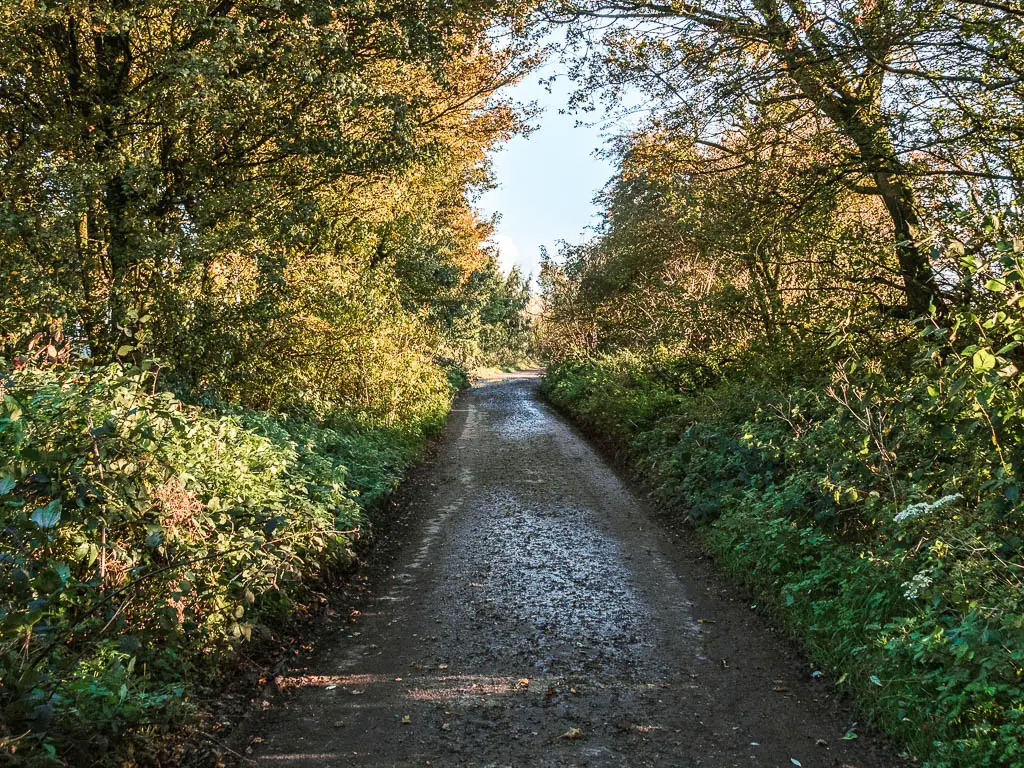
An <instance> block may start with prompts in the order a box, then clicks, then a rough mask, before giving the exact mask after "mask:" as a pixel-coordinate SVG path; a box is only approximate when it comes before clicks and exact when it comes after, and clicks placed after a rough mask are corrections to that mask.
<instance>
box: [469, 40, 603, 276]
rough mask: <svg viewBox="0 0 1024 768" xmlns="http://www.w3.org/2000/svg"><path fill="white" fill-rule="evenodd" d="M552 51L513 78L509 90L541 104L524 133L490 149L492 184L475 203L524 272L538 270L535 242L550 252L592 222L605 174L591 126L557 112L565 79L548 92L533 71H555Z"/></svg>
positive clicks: (597, 134)
mask: <svg viewBox="0 0 1024 768" xmlns="http://www.w3.org/2000/svg"><path fill="white" fill-rule="evenodd" d="M560 69H561V67H560V65H559V62H558V59H557V56H556V57H554V60H553V61H552V62H551V63H549V64H547V65H546V66H545V67H543V68H542V69H541V70H540V71H539V72H536V73H534V74H532V75H530V76H529V77H527V78H526V79H525V80H523V81H522V82H521V83H519V84H518V85H516V86H514V87H513V88H512V89H510V90H509V96H510V97H511V98H513V99H516V100H517V101H520V102H530V101H536V102H537V103H538V105H539V106H541V107H542V108H543V109H544V111H543V113H542V114H540V115H538V116H537V117H536V118H535V120H534V124H535V125H537V126H538V127H537V129H536V130H534V131H533V133H531V134H530V135H529V136H518V137H516V138H514V139H513V140H512V141H510V142H509V143H508V144H506V145H505V146H504V147H503V148H502V149H500V150H499V151H498V152H496V153H495V155H494V173H495V177H496V179H497V182H498V185H499V186H498V188H497V189H494V190H491V191H489V192H487V193H485V194H484V195H483V196H482V197H481V199H480V201H479V208H480V209H481V211H482V212H483V213H484V214H485V215H489V214H491V213H494V212H498V213H500V214H501V220H500V221H499V222H498V227H497V232H496V233H495V236H494V238H493V240H494V243H495V245H497V246H498V248H499V251H500V260H501V262H502V265H503V266H504V267H505V268H506V269H507V268H509V267H510V266H511V265H512V264H517V265H518V266H519V267H520V269H521V270H522V271H523V273H524V274H530V273H533V275H534V277H536V276H537V273H538V265H539V263H540V246H542V245H545V246H547V247H548V249H549V250H551V251H552V253H554V252H555V250H556V246H557V241H558V240H567V241H569V242H579V241H580V240H582V239H583V237H584V230H585V229H586V227H587V226H589V225H591V224H594V223H596V221H597V219H596V213H597V209H596V207H595V206H594V205H593V203H592V202H591V201H592V199H593V197H594V195H595V194H596V193H597V192H598V190H600V189H601V187H603V186H604V184H605V182H607V181H608V179H609V178H611V176H612V173H613V167H612V166H611V165H610V164H609V163H608V162H607V161H605V160H603V159H601V158H597V157H595V156H594V150H596V149H598V148H599V147H601V146H602V144H603V143H604V142H603V140H602V138H601V130H600V128H599V127H590V126H577V125H576V122H577V117H575V116H573V115H564V114H559V110H560V109H563V108H564V107H565V106H566V104H567V103H568V100H569V93H570V92H571V90H572V83H570V82H569V81H568V79H567V78H564V77H563V78H560V79H559V80H558V81H556V83H555V84H554V85H553V87H552V89H551V92H550V93H549V92H548V90H547V88H546V87H545V86H543V85H540V84H539V82H538V81H539V80H540V79H541V78H545V77H550V76H551V75H552V74H553V73H555V72H558V71H560Z"/></svg>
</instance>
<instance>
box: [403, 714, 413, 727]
mask: <svg viewBox="0 0 1024 768" xmlns="http://www.w3.org/2000/svg"><path fill="white" fill-rule="evenodd" d="M402 725H412V717H410V716H409V715H402Z"/></svg>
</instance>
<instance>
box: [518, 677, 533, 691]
mask: <svg viewBox="0 0 1024 768" xmlns="http://www.w3.org/2000/svg"><path fill="white" fill-rule="evenodd" d="M529 687H530V679H529V678H528V677H521V678H519V680H518V681H517V682H516V688H529Z"/></svg>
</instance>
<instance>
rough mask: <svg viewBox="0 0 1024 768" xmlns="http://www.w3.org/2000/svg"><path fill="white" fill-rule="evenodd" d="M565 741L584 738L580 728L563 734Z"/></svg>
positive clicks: (571, 729)
mask: <svg viewBox="0 0 1024 768" xmlns="http://www.w3.org/2000/svg"><path fill="white" fill-rule="evenodd" d="M562 738H563V739H569V740H570V741H576V739H582V738H583V731H581V730H580V729H579V728H570V729H569V730H568V731H566V732H565V733H563V734H562Z"/></svg>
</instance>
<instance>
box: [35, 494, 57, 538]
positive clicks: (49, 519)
mask: <svg viewBox="0 0 1024 768" xmlns="http://www.w3.org/2000/svg"><path fill="white" fill-rule="evenodd" d="M32 522H33V523H35V524H36V525H38V526H39V527H40V528H43V529H44V530H45V529H49V528H56V527H57V523H59V522H60V499H54V500H53V501H51V502H50V503H49V504H47V505H46V506H45V507H39V508H38V509H37V510H36V511H35V512H33V513H32Z"/></svg>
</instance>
